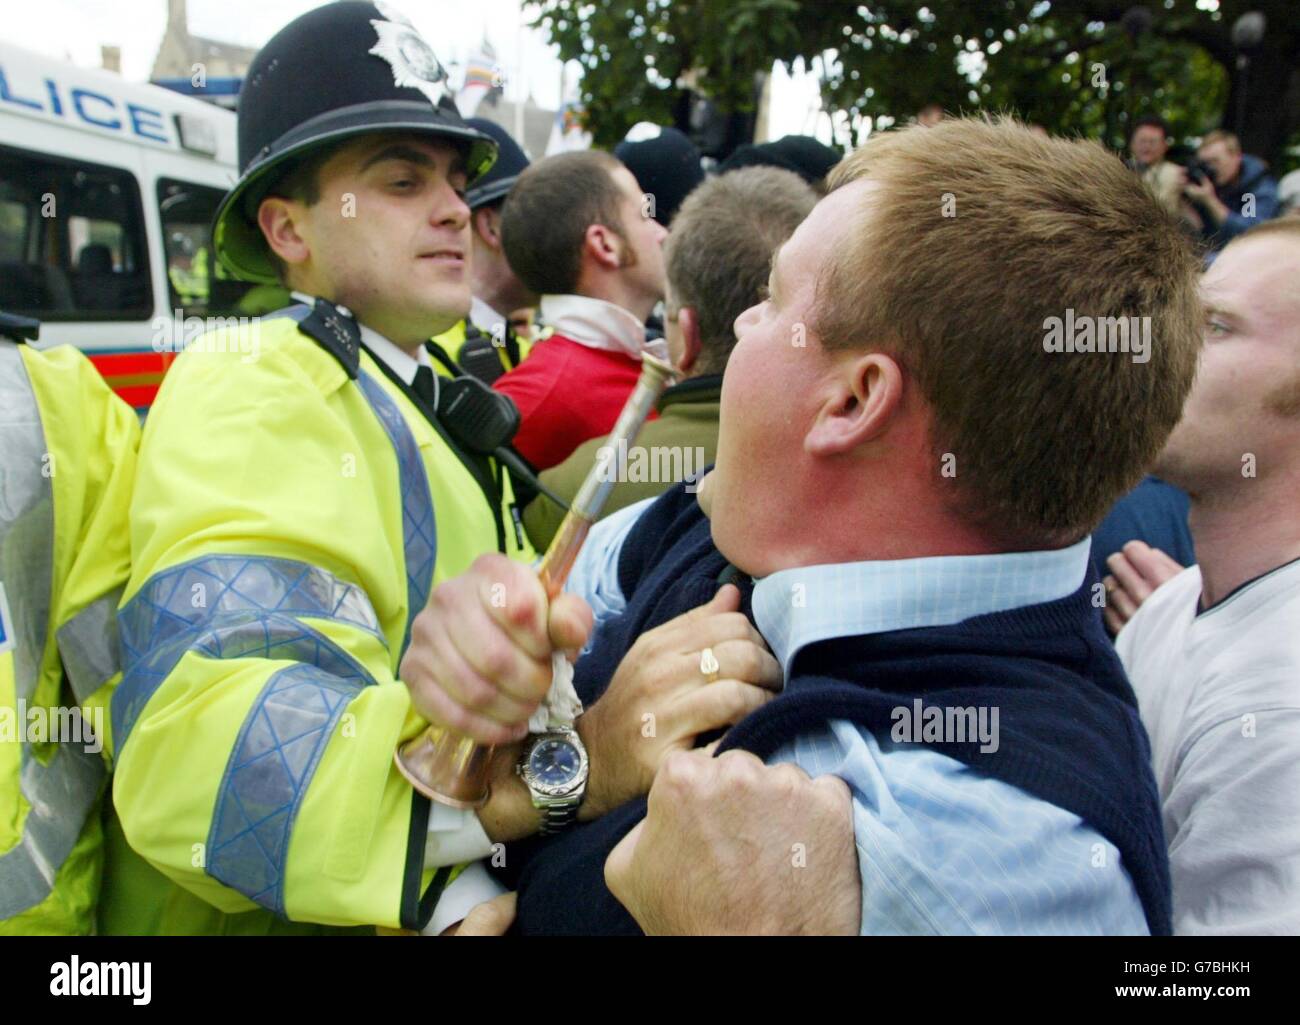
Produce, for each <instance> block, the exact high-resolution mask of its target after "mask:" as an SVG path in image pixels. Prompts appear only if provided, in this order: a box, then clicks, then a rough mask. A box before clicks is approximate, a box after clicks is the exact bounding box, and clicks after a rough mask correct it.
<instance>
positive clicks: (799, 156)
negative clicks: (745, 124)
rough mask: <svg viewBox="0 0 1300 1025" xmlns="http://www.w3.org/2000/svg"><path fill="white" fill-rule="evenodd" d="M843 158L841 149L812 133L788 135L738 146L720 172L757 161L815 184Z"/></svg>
mask: <svg viewBox="0 0 1300 1025" xmlns="http://www.w3.org/2000/svg"><path fill="white" fill-rule="evenodd" d="M839 162H840V152H839V150H836V149H832V148H831V147H830V146H825V145H823V144H822V143H820V142H818V141H817V140H816V139H814V138H813V137H812V136H811V135H787V136H786V137H785V138H783V139H778V140H777V141H776V142H761V143H759V144H758V145H749V144H746V145H744V146H738V147H737V148H736V151H735V152H734V153H732V154H731V156H729V157H727V159H726V160H724V161H723V162H722V164H721V165H720V166H719V167H718V173H719V174H726V173H727V172H728V171H734V170H736V169H737V168H740V167H753V166H755V165H759V166H767V167H781V168H784V169H785V170H787V171H793V172H794V173H795V174H797V175H799V177H800V178H802V179H803V180H804V181H806V182H807V183H808V184H809V185H814V184H816V183H817V182H819V181H821V180H822V179H823V178H825V177H826V176H827V175H828V174H830V171H831V168H832V167H834V166H835V165H836V164H838V163H839Z"/></svg>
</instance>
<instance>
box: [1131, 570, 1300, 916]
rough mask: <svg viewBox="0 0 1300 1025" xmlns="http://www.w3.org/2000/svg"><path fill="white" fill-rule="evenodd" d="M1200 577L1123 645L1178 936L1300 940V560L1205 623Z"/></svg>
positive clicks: (1166, 599)
mask: <svg viewBox="0 0 1300 1025" xmlns="http://www.w3.org/2000/svg"><path fill="white" fill-rule="evenodd" d="M1200 594H1201V571H1200V570H1199V569H1198V568H1197V567H1195V566H1192V567H1191V568H1190V569H1186V570H1184V571H1183V572H1182V573H1180V574H1179V575H1178V576H1176V577H1174V578H1173V579H1172V580H1170V581H1168V582H1167V583H1165V584H1164V585H1163V586H1161V587H1160V588H1158V589H1157V590H1156V591H1155V593H1154V594H1152V595H1151V597H1149V598H1148V599H1147V600H1146V601H1145V602H1144V603H1143V605H1142V607H1141V608H1140V609H1139V610H1138V612H1137V614H1136V615H1135V616H1134V617H1133V619H1132V620H1131V621H1130V622H1129V624H1128V625H1127V626H1126V627H1124V629H1123V630H1122V631H1121V632H1120V635H1119V637H1118V639H1117V642H1116V647H1117V649H1118V651H1119V655H1120V658H1121V659H1123V662H1124V667H1125V668H1126V669H1127V670H1128V674H1129V679H1130V680H1131V681H1132V683H1133V689H1134V690H1135V691H1136V692H1137V698H1138V708H1139V711H1140V712H1141V715H1142V722H1143V723H1144V724H1145V725H1146V728H1147V732H1148V733H1149V734H1150V736H1151V750H1152V760H1153V764H1154V768H1155V776H1156V782H1157V784H1158V785H1159V787H1160V803H1161V808H1162V812H1163V818H1164V827H1165V840H1166V841H1167V842H1168V844H1169V860H1170V865H1171V868H1172V872H1173V890H1174V932H1175V933H1177V934H1192V933H1204V934H1216V935H1229V934H1232V935H1241V934H1279V933H1285V934H1296V933H1300V562H1292V563H1289V564H1287V565H1285V566H1281V567H1279V568H1278V569H1275V570H1273V571H1272V572H1270V573H1267V574H1265V575H1264V576H1262V577H1260V578H1259V579H1257V580H1254V581H1252V582H1251V583H1249V584H1247V585H1245V586H1244V587H1242V588H1241V589H1240V590H1239V591H1237V592H1236V593H1234V594H1232V595H1230V596H1229V597H1228V598H1226V599H1225V600H1223V601H1222V602H1220V603H1219V604H1217V605H1215V606H1214V607H1213V608H1211V609H1209V610H1207V611H1205V612H1202V613H1201V614H1199V615H1197V611H1196V610H1197V603H1198V601H1199V600H1200Z"/></svg>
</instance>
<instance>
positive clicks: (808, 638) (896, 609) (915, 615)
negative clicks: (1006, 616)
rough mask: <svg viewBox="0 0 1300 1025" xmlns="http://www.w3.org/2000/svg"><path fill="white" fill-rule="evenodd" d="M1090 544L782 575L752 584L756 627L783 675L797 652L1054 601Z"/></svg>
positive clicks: (1074, 579)
mask: <svg viewBox="0 0 1300 1025" xmlns="http://www.w3.org/2000/svg"><path fill="white" fill-rule="evenodd" d="M1091 547H1092V538H1091V537H1086V538H1084V539H1083V540H1082V541H1080V542H1079V543H1078V544H1074V545H1071V546H1070V547H1069V548H1059V549H1055V550H1053V551H1044V552H1008V553H1002V554H997V555H960V556H954V555H950V556H936V557H930V558H924V559H895V560H887V561H882V562H847V563H836V564H827V565H822V566H802V567H798V568H796V569H786V570H781V571H779V572H777V573H773V574H771V575H770V576H766V577H764V578H763V579H761V580H759V581H758V582H757V583H755V585H754V593H753V599H752V602H753V609H754V621H755V622H756V623H757V624H758V629H759V632H760V633H762V635H763V637H764V639H765V640H766V641H767V643H768V644H769V645H770V646H771V648H772V653H773V654H774V655H776V657H777V660H778V661H780V663H781V668H782V669H783V670H784V671H785V672H786V673H788V672H789V670H790V662H791V660H792V659H793V658H794V656H795V655H796V654H797V653H798V652H799V650H800V649H801V648H804V647H806V646H807V645H809V644H812V643H814V642H816V641H824V640H830V639H832V638H835V637H856V636H858V635H860V634H870V633H884V632H886V631H890V630H908V629H914V628H917V627H926V626H942V625H945V624H951V623H960V622H961V621H962V620H964V619H970V618H971V617H972V616H983V615H987V614H989V613H992V612H1006V611H1009V610H1011V609H1017V608H1023V607H1024V606H1026V605H1038V604H1041V603H1043V602H1049V601H1056V600H1057V599H1059V598H1064V597H1066V596H1067V595H1070V594H1073V593H1074V592H1075V591H1077V590H1078V589H1079V587H1080V586H1082V584H1083V581H1084V577H1085V575H1086V574H1087V572H1088V552H1089V551H1090V549H1091Z"/></svg>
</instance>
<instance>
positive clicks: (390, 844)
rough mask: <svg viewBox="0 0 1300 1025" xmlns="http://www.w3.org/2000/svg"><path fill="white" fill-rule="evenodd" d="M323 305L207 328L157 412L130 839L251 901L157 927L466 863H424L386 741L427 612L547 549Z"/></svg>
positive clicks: (352, 891) (149, 431) (129, 660)
mask: <svg viewBox="0 0 1300 1025" xmlns="http://www.w3.org/2000/svg"><path fill="white" fill-rule="evenodd" d="M300 322H301V323H300ZM311 322H312V317H311V316H309V311H308V308H307V307H303V306H299V307H293V308H291V309H290V310H286V311H283V312H282V313H281V314H279V315H275V316H272V317H269V318H265V319H263V320H261V321H253V322H250V323H249V324H247V325H245V326H240V327H231V328H228V329H225V330H221V331H214V332H211V333H209V334H208V335H207V336H205V337H204V338H202V339H200V340H199V342H198V343H197V344H196V345H195V346H194V347H193V348H192V349H191V350H189V351H187V352H185V353H184V354H183V355H181V356H180V357H179V358H178V359H177V361H176V363H175V364H174V366H173V367H172V369H171V371H170V372H169V373H168V375H167V378H166V380H165V381H164V382H163V386H162V389H161V391H160V392H159V394H158V398H157V401H156V402H155V403H154V406H153V409H152V411H151V413H150V416H149V420H148V423H147V424H146V426H145V431H144V440H143V442H142V445H141V454H140V467H139V472H138V475H137V482H136V488H135V495H134V499H133V501H132V504H131V517H130V535H131V554H132V559H133V570H132V574H131V579H130V582H129V584H128V586H127V592H126V595H125V601H124V604H123V606H122V608H121V612H120V614H119V624H120V626H121V630H122V647H123V663H124V672H123V677H122V682H121V684H120V685H119V687H118V689H117V691H116V694H115V696H114V699H113V717H112V721H113V730H114V736H115V740H116V754H117V771H116V774H115V776H114V787H113V800H114V805H115V808H116V812H117V815H118V816H119V818H120V821H121V828H122V831H123V833H124V834H125V838H126V841H127V842H128V843H129V844H130V846H131V847H132V848H134V849H135V850H136V851H138V852H139V853H140V854H141V855H143V856H144V858H145V859H147V860H148V862H149V863H150V864H151V865H153V866H154V867H155V868H156V869H158V870H159V871H160V872H162V873H163V874H164V875H165V876H167V877H168V878H170V879H171V880H173V881H174V882H176V883H178V884H180V885H181V886H183V887H184V888H185V889H186V890H188V891H189V892H190V893H192V894H194V895H196V896H197V897H199V898H201V899H202V900H203V901H204V902H206V903H207V904H208V905H210V906H211V907H212V908H214V909H215V910H217V911H219V912H222V913H224V914H226V915H230V916H237V917H238V918H240V919H242V921H241V922H239V923H238V924H234V925H232V924H231V923H229V922H218V921H214V920H213V916H208V919H207V920H206V921H202V920H200V919H199V918H194V917H192V916H191V918H190V919H189V924H188V925H187V924H186V922H185V921H170V922H168V921H158V920H157V919H155V920H154V921H153V923H152V926H151V927H152V928H154V929H157V930H158V931H166V932H174V931H192V930H194V929H202V930H203V931H222V932H236V931H237V932H256V931H278V926H277V925H276V924H275V922H274V921H272V916H278V918H280V919H289V920H292V921H293V922H295V923H319V924H323V925H328V926H374V925H382V926H388V927H405V928H415V927H419V926H420V925H422V924H423V923H424V922H425V921H427V918H428V916H429V914H430V913H431V912H432V907H433V903H434V901H435V900H436V898H437V896H438V893H439V892H440V890H441V888H442V886H443V885H445V883H446V882H447V881H448V880H449V879H450V878H451V876H452V870H439V871H437V872H434V871H433V870H426V869H425V868H424V866H423V851H424V845H425V838H426V827H427V818H428V801H427V799H425V798H423V797H420V796H419V795H418V794H416V793H415V792H414V791H413V789H412V788H411V786H410V784H409V783H407V781H406V780H405V779H403V778H402V776H401V775H400V774H399V773H398V772H397V770H396V769H395V767H394V765H393V751H394V749H395V748H396V747H397V746H398V745H399V744H400V743H402V742H404V741H405V740H408V739H410V738H412V737H414V736H416V735H417V734H418V733H419V732H420V731H421V730H422V729H423V728H424V726H425V723H424V722H423V721H422V720H421V719H420V717H419V716H418V715H417V714H416V713H415V712H414V711H413V710H412V708H411V702H410V698H409V695H408V693H407V689H406V687H405V685H404V684H402V683H401V682H400V681H399V680H398V678H397V671H398V665H399V663H400V660H401V656H402V653H403V651H404V649H405V647H406V644H407V642H408V639H409V634H410V624H411V620H412V619H413V617H414V615H415V614H416V613H417V612H419V611H420V609H421V608H423V606H424V604H425V602H426V600H427V597H428V594H429V591H430V590H431V588H432V587H433V586H434V585H435V584H436V583H438V582H439V581H442V580H444V579H446V578H449V577H452V576H455V575H457V574H460V573H463V572H464V571H465V570H467V569H468V568H469V565H470V563H471V562H473V560H474V559H475V558H477V557H478V556H479V555H481V554H483V553H484V552H491V551H503V552H505V553H506V554H508V555H510V556H512V557H516V558H521V559H525V560H530V559H532V558H533V552H532V549H531V548H530V547H529V546H528V542H527V540H526V539H525V538H524V536H523V534H522V532H521V531H519V530H518V529H517V527H516V524H517V522H518V521H517V518H516V515H515V512H516V511H515V510H514V509H513V508H512V507H513V498H512V496H511V494H510V490H509V481H508V479H505V480H503V482H502V483H503V487H504V489H505V493H504V494H498V493H497V492H496V490H495V489H496V487H497V485H496V483H495V479H494V475H493V473H492V469H493V468H492V467H490V466H488V468H487V470H486V471H484V470H483V464H482V463H481V462H480V463H479V464H475V461H474V460H473V459H472V458H469V457H465V458H464V459H463V458H462V457H461V456H459V455H458V454H457V452H456V451H454V450H453V448H452V447H451V443H450V442H449V441H447V440H446V439H444V437H443V436H442V435H441V433H440V431H439V430H438V429H435V427H434V426H433V425H431V424H430V422H429V421H428V420H427V419H425V417H424V416H422V415H421V414H420V412H419V411H418V410H417V409H416V407H415V405H413V404H412V402H410V401H409V400H408V398H407V397H406V395H405V394H403V392H402V390H401V389H400V388H398V387H397V386H396V385H394V384H393V383H392V382H390V381H389V380H388V378H386V377H385V376H384V374H383V373H382V371H381V369H380V367H379V366H378V364H377V363H376V362H375V361H374V360H372V359H371V357H370V356H369V354H368V353H366V352H364V351H357V350H356V349H355V347H354V348H352V349H351V350H347V351H343V352H340V351H339V350H338V349H337V347H336V348H335V351H333V352H332V351H328V348H327V345H326V344H323V343H324V342H325V339H324V338H322V340H320V341H318V340H317V338H314V337H312V336H311V335H310V334H308V333H307V332H308V330H311V328H309V325H310V324H311ZM335 326H336V327H337V324H335ZM353 327H355V325H353ZM345 348H346V347H345ZM354 375H355V376H354ZM472 465H478V471H477V472H473V471H472V470H471V469H470V467H471V466H472ZM501 476H504V475H501ZM146 888H147V887H146ZM174 906H175V907H176V908H178V909H180V911H181V912H182V914H181V918H184V917H185V914H184V902H183V901H181V902H178V903H176V904H175V905H174ZM249 916H251V917H249Z"/></svg>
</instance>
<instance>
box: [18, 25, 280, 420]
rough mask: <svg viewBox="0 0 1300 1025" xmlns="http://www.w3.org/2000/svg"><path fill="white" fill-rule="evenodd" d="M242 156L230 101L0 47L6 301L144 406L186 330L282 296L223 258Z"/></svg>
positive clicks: (272, 303) (50, 340) (46, 340)
mask: <svg viewBox="0 0 1300 1025" xmlns="http://www.w3.org/2000/svg"><path fill="white" fill-rule="evenodd" d="M236 159H237V158H236V134H235V115H234V113H232V112H231V111H230V110H227V109H222V108H221V107H219V106H215V105H213V104H211V103H207V102H204V101H203V100H199V99H195V98H193V97H189V96H183V95H180V94H179V93H177V92H173V91H171V90H169V89H163V88H161V87H159V86H155V85H147V84H142V83H135V82H128V81H126V80H124V79H123V78H122V77H121V76H119V75H116V74H113V73H111V72H107V71H101V70H97V69H86V68H78V67H74V66H72V65H69V64H66V63H64V62H62V61H57V60H51V59H49V58H46V57H42V56H39V55H37V54H33V53H30V52H28V51H25V50H21V49H18V48H16V47H13V46H9V45H5V44H0V310H3V311H5V312H6V313H16V314H21V315H24V316H29V317H35V318H37V319H39V320H40V321H41V322H42V328H41V338H40V345H41V346H42V347H44V346H46V345H51V344H58V343H60V342H71V343H72V344H73V345H76V346H78V347H79V348H81V349H82V350H84V351H85V352H86V354H87V355H89V356H90V358H91V360H92V361H93V362H94V363H95V365H96V366H97V367H98V368H99V370H100V372H101V373H102V374H103V375H104V377H105V378H106V379H107V381H108V383H109V384H110V385H111V386H112V387H113V388H114V390H115V391H117V393H118V394H119V395H121V396H122V397H123V398H124V399H125V400H126V401H127V402H128V403H129V404H130V405H132V406H134V407H136V408H137V409H139V410H142V411H143V410H144V409H145V408H147V407H148V405H149V404H150V403H151V402H152V401H153V397H154V395H155V394H156V392H157V390H158V385H159V383H160V382H161V380H162V375H163V373H164V372H165V370H166V368H167V366H168V364H169V363H170V361H171V360H172V359H174V358H175V353H176V352H177V351H179V349H180V348H181V347H182V345H183V343H184V338H185V333H186V330H187V325H189V326H192V325H196V324H200V323H202V320H204V319H206V318H209V317H224V316H248V315H253V314H257V313H261V312H266V311H267V310H270V309H275V308H277V307H279V306H282V305H284V300H285V298H286V297H285V296H283V295H282V294H275V295H271V294H269V292H268V289H267V288H266V286H260V287H259V286H250V285H248V284H246V283H244V282H239V281H235V280H233V279H231V278H229V277H228V276H227V275H226V274H225V271H224V268H220V267H219V266H218V265H217V262H216V260H215V258H214V256H213V253H212V247H211V240H210V231H211V224H212V217H213V214H214V213H215V211H216V208H217V204H218V203H219V202H220V201H221V198H222V196H223V195H224V194H225V192H226V191H227V189H228V188H229V187H230V185H231V184H232V183H233V182H234V181H235V179H236V177H237V174H236ZM270 291H275V292H278V290H274V289H272V290H270ZM190 333H196V332H194V331H192V330H191V332H190Z"/></svg>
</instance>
